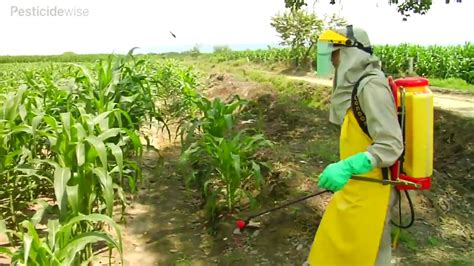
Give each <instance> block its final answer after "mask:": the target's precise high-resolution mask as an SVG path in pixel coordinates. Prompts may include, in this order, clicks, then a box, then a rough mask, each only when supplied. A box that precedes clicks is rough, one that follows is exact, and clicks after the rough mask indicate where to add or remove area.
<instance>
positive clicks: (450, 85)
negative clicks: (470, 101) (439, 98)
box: [430, 78, 474, 94]
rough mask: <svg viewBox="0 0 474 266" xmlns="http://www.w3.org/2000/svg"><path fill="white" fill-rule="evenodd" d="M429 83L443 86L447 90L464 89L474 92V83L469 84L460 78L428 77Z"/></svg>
mask: <svg viewBox="0 0 474 266" xmlns="http://www.w3.org/2000/svg"><path fill="white" fill-rule="evenodd" d="M430 84H431V85H432V86H435V87H440V88H445V89H448V90H455V91H464V92H469V93H472V94H474V84H469V83H467V82H466V81H464V80H462V79H457V78H449V79H436V78H432V79H430Z"/></svg>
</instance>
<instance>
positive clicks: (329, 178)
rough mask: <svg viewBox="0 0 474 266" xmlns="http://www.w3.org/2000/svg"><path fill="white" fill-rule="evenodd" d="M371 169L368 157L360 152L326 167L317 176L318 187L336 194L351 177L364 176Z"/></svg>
mask: <svg viewBox="0 0 474 266" xmlns="http://www.w3.org/2000/svg"><path fill="white" fill-rule="evenodd" d="M372 169H373V166H372V161H371V160H370V158H369V156H368V155H367V153H365V152H361V153H358V154H355V155H353V156H350V157H348V158H346V159H345V160H341V161H339V162H337V163H332V164H330V165H328V166H327V167H326V168H325V169H324V171H323V172H322V173H321V175H320V176H319V182H318V186H319V187H321V188H325V189H329V190H331V191H333V192H336V191H339V190H341V189H342V188H343V187H344V186H345V185H346V184H347V182H348V181H349V179H350V178H351V177H352V176H353V175H358V174H364V173H367V172H370V171H371V170H372Z"/></svg>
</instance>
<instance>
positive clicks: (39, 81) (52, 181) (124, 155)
mask: <svg viewBox="0 0 474 266" xmlns="http://www.w3.org/2000/svg"><path fill="white" fill-rule="evenodd" d="M0 68H1V70H2V71H0V106H1V108H2V109H1V112H0V184H2V187H1V189H0V234H5V235H7V236H8V239H9V241H10V245H11V247H12V248H13V249H10V248H6V247H0V254H4V255H7V256H8V257H10V258H11V259H12V264H13V265H18V264H24V265H79V264H83V263H85V264H87V263H88V262H90V261H91V260H92V258H93V257H94V253H95V250H94V245H95V244H97V243H98V242H102V243H105V244H106V246H107V247H108V248H109V249H110V251H111V250H113V249H115V250H117V251H118V252H119V253H120V254H121V255H122V260H123V245H122V239H121V231H120V227H119V226H118V225H117V223H116V222H114V220H115V218H116V216H117V215H120V217H122V218H123V214H124V211H125V209H126V207H127V194H128V193H134V192H135V191H136V190H137V185H138V184H139V182H141V180H142V171H141V169H140V167H139V166H138V164H137V161H136V159H137V158H139V157H140V155H141V154H142V146H143V145H142V143H141V140H140V132H141V131H140V130H141V128H142V127H143V126H144V125H147V124H149V123H159V124H161V125H162V127H163V128H164V129H167V132H170V131H169V128H168V125H169V124H170V123H172V121H178V123H179V124H180V127H179V128H181V129H182V130H181V131H180V136H181V139H182V140H183V144H184V143H186V144H185V145H183V163H184V164H185V165H187V167H188V168H186V169H189V172H184V173H183V175H185V176H186V178H187V180H189V181H191V180H193V177H196V176H197V174H196V172H199V171H201V172H202V171H207V170H209V171H210V172H212V173H213V175H211V176H209V177H206V179H205V180H202V182H198V183H197V184H198V186H199V188H200V189H201V190H202V191H203V192H205V193H203V199H204V200H206V202H207V201H209V197H208V195H209V193H210V194H211V195H213V196H214V198H213V199H214V200H213V201H212V202H211V203H212V204H211V207H212V208H213V209H216V208H218V207H219V206H220V205H219V204H220V203H219V199H222V200H223V202H224V203H222V204H224V205H225V206H227V207H228V211H232V209H233V208H234V207H235V205H236V203H237V201H238V199H239V197H240V196H241V195H243V194H245V193H246V189H247V188H244V185H245V186H248V185H249V184H251V183H252V182H250V181H248V179H249V178H250V179H252V178H253V179H252V180H255V183H256V184H261V183H262V181H263V180H262V177H261V174H260V172H259V171H260V164H259V163H258V162H256V161H253V160H251V159H249V158H247V157H249V156H250V155H249V154H250V153H252V152H253V151H254V150H255V149H256V148H258V147H260V146H265V144H268V143H267V142H266V141H265V139H264V137H263V136H261V135H257V136H252V135H250V134H247V133H246V132H244V130H237V129H236V128H235V127H236V121H237V119H236V118H235V117H234V116H235V114H234V111H235V110H236V109H237V107H239V106H241V102H240V101H238V102H232V103H229V104H227V103H225V102H213V103H212V104H211V102H210V101H209V100H207V99H206V98H205V97H203V96H201V95H200V94H199V93H198V90H197V88H198V86H199V84H198V82H197V76H196V74H195V73H194V72H193V70H192V69H190V68H187V67H183V66H181V65H179V64H178V63H177V62H175V61H173V60H159V61H158V60H156V58H152V57H149V56H141V57H138V56H133V50H131V51H130V52H129V54H128V55H126V56H112V55H109V56H107V57H105V58H102V57H100V58H96V60H94V61H88V62H87V63H85V64H79V63H61V62H56V63H41V62H35V63H18V62H14V63H8V64H1V65H0ZM216 113H220V115H221V116H219V117H217V116H216ZM214 123H216V124H214ZM224 133H225V134H224ZM205 151H208V156H207V157H208V158H209V160H208V161H203V162H201V164H200V165H196V164H194V165H193V164H192V161H193V158H195V157H193V156H194V155H196V154H198V153H203V152H205ZM220 188H224V189H223V190H221V189H220ZM117 205H118V206H121V214H120V213H119V214H117V213H116V212H114V207H115V206H117ZM207 205H208V206H209V204H207ZM215 215H217V214H215V213H214V216H215ZM40 224H43V225H44V226H45V227H46V228H47V229H46V231H47V235H46V236H45V234H44V231H43V229H39V228H41V227H39V225H40ZM107 228H109V229H107ZM110 228H111V229H112V230H110Z"/></svg>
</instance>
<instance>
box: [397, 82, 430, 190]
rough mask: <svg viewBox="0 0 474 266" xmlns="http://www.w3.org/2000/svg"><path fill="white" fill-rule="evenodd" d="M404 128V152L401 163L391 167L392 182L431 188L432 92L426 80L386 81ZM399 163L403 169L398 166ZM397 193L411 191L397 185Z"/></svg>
mask: <svg viewBox="0 0 474 266" xmlns="http://www.w3.org/2000/svg"><path fill="white" fill-rule="evenodd" d="M389 83H390V86H391V88H392V92H393V94H394V97H395V99H396V104H397V110H398V113H399V119H400V122H401V125H402V128H403V134H404V137H403V139H404V142H405V151H404V156H403V157H402V159H401V161H399V162H397V163H396V164H395V165H394V166H393V167H392V168H391V173H392V179H402V180H405V181H410V182H413V183H416V184H419V185H421V187H420V188H418V189H429V188H430V187H431V175H432V174H433V124H434V122H433V120H434V111H433V93H432V92H431V90H430V89H429V87H428V86H429V82H428V80H427V79H425V78H418V77H416V78H413V77H411V78H401V79H397V80H395V81H393V80H392V79H391V78H389ZM400 164H402V167H400ZM397 188H398V189H399V190H408V189H414V188H413V187H410V186H403V185H398V186H397Z"/></svg>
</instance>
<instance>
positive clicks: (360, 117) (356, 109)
mask: <svg viewBox="0 0 474 266" xmlns="http://www.w3.org/2000/svg"><path fill="white" fill-rule="evenodd" d="M368 76H375V74H370V73H369V74H365V75H362V76H361V77H360V78H359V79H358V80H357V82H356V83H355V85H354V88H353V89H352V97H351V108H352V112H353V113H354V116H355V118H356V120H357V123H358V124H359V126H360V128H361V129H362V131H364V133H365V134H366V135H367V136H368V137H369V138H371V139H372V137H371V136H370V133H369V129H368V127H367V117H366V116H365V114H364V111H362V108H361V107H360V102H359V98H358V97H357V92H358V89H359V85H360V82H361V81H362V80H363V79H364V78H366V77H368ZM388 173H389V168H387V167H384V168H382V176H383V179H384V180H388Z"/></svg>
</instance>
